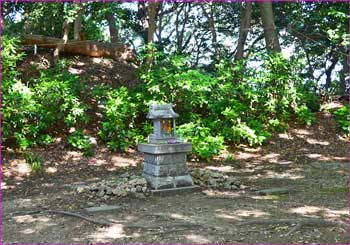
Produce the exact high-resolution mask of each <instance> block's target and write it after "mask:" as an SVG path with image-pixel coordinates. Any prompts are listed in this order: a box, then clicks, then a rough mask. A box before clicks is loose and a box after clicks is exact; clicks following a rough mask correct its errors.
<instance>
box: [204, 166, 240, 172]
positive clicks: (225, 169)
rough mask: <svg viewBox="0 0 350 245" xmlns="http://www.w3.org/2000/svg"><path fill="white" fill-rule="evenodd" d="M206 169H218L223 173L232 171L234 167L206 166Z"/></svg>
mask: <svg viewBox="0 0 350 245" xmlns="http://www.w3.org/2000/svg"><path fill="white" fill-rule="evenodd" d="M205 168H206V169H210V170H214V171H219V172H223V173H229V172H233V171H234V167H232V166H219V167H216V166H207V167H205Z"/></svg>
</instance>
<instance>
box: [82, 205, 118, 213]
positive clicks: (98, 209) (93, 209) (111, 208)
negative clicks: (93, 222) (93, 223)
mask: <svg viewBox="0 0 350 245" xmlns="http://www.w3.org/2000/svg"><path fill="white" fill-rule="evenodd" d="M119 209H121V206H100V207H91V208H85V210H86V211H87V212H89V213H97V212H111V211H115V210H119Z"/></svg>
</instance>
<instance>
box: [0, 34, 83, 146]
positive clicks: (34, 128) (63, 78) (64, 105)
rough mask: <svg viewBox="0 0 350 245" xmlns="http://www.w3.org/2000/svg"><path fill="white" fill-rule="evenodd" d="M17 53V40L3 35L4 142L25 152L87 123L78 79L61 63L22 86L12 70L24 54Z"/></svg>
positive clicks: (17, 75)
mask: <svg viewBox="0 0 350 245" xmlns="http://www.w3.org/2000/svg"><path fill="white" fill-rule="evenodd" d="M16 50H18V49H16V39H8V38H7V37H6V36H4V42H3V59H4V60H5V61H6V62H8V63H9V64H6V63H5V64H4V76H3V100H2V103H3V104H2V105H3V111H2V119H3V131H2V132H3V138H2V140H3V142H4V143H7V142H13V143H14V144H15V145H17V146H19V148H20V149H23V150H24V149H26V148H28V147H30V146H33V145H35V144H48V143H51V141H52V135H53V134H59V133H65V132H66V131H67V129H69V127H73V126H76V125H79V124H81V123H84V122H87V120H88V118H87V117H86V115H85V110H86V106H85V105H84V104H83V103H82V102H81V100H80V97H79V93H80V88H79V83H78V79H77V77H76V76H73V75H71V74H69V73H68V71H67V70H66V68H65V66H64V63H62V64H59V65H57V66H56V67H55V68H52V69H48V70H45V71H42V72H41V74H40V77H39V78H37V79H32V80H30V81H28V82H27V83H23V82H22V81H20V79H19V74H18V73H17V72H16V70H15V64H16V62H17V61H19V60H20V59H21V58H22V57H23V54H21V53H17V51H16ZM60 131H62V132H60Z"/></svg>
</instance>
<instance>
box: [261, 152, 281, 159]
mask: <svg viewBox="0 0 350 245" xmlns="http://www.w3.org/2000/svg"><path fill="white" fill-rule="evenodd" d="M279 156H280V154H278V153H270V154H267V155H265V156H263V157H261V159H262V160H276V159H277V157H279Z"/></svg>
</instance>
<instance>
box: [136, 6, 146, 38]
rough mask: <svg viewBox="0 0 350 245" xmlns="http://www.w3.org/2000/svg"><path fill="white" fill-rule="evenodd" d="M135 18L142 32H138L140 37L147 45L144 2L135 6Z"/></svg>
mask: <svg viewBox="0 0 350 245" xmlns="http://www.w3.org/2000/svg"><path fill="white" fill-rule="evenodd" d="M137 17H138V18H139V20H140V22H141V25H142V27H143V30H142V31H141V32H140V35H141V37H142V39H143V41H144V42H145V43H147V38H148V37H147V35H148V21H147V16H146V5H145V2H142V1H140V2H138V4H137Z"/></svg>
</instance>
